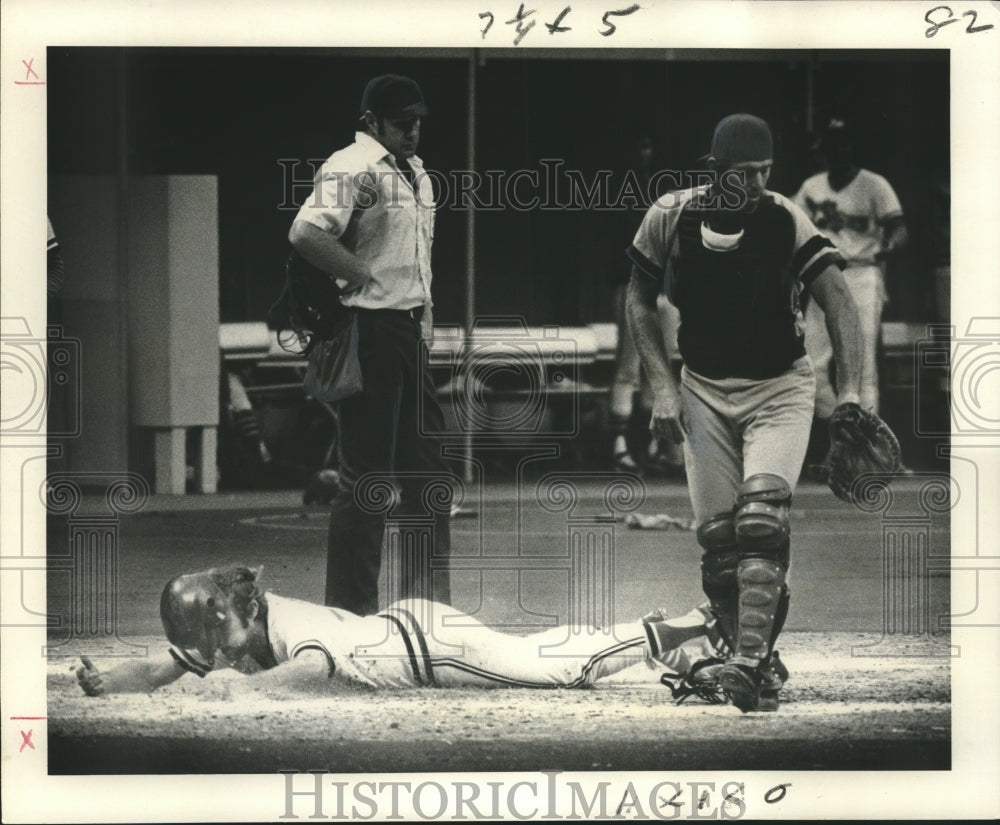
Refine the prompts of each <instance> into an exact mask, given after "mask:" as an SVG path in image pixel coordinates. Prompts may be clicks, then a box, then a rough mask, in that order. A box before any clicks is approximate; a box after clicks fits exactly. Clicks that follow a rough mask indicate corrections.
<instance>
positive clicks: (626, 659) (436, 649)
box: [427, 609, 706, 687]
mask: <svg viewBox="0 0 1000 825" xmlns="http://www.w3.org/2000/svg"><path fill="white" fill-rule="evenodd" d="M705 619H706V617H705V614H704V613H702V612H701V611H699V610H697V609H695V610H692V611H691V612H690V613H688V614H686V615H684V616H680V617H677V618H668V619H658V618H657V619H649V620H643V621H638V622H630V623H622V624H617V625H613V626H611V627H608V628H602V629H598V628H594V627H578V628H572V627H569V626H566V625H564V626H562V627H554V628H551V629H549V630H545V631H542V632H541V633H535V634H532V635H530V636H513V635H508V634H505V633H500V632H498V631H495V630H491V629H489V628H487V627H485V626H484V625H482V624H481V623H480V622H478V621H476V620H475V619H473V618H472V617H471V616H466V615H465V614H461V613H458V612H455V611H452V612H451V613H448V612H447V610H445V609H437V610H435V617H434V633H433V634H427V645H428V648H429V653H430V661H431V664H432V667H433V671H434V677H435V681H436V682H437V684H439V685H452V686H458V685H468V686H480V687H583V686H585V685H591V684H593V683H594V682H595V681H597V680H598V679H600V678H603V677H605V676H610V675H611V674H613V673H617V672H618V671H620V670H624V669H625V668H628V667H631V666H632V665H635V664H638V663H640V662H649V661H651V660H653V659H655V660H657V661H659V662H661V663H663V664H666V665H668V666H669V667H672V668H677V669H678V670H679V672H680V671H682V670H686V668H687V659H686V657H685V655H684V654H683V652H681V651H679V648H680V646H681V645H683V644H684V643H685V642H688V641H691V640H693V639H703V638H704V637H705V636H706V622H705Z"/></svg>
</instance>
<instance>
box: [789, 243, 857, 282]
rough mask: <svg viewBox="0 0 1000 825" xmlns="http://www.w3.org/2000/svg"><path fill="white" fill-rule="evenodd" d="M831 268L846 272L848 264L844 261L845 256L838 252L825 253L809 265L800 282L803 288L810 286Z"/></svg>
mask: <svg viewBox="0 0 1000 825" xmlns="http://www.w3.org/2000/svg"><path fill="white" fill-rule="evenodd" d="M829 266H835V267H837V269H840V270H844V269H846V268H847V262H846V261H845V260H844V256H843V255H841V254H840V253H839V252H838V251H836V250H831V251H829V252H824V253H823V254H822V255H819V256H818V257H817V258H815V259H814V260H813V261H812V262H811V263H810V264H809V266H808V267H807V268H806V270H805V271H804V272H803V273H802V277H801V278H800V279H799V280H800V281H802V285H803V286H809V284H811V283H812V282H813V281H815V280H816V278H818V277H819V275H820V274H821V273H822V272H823V270H825V269H826V268H827V267H829Z"/></svg>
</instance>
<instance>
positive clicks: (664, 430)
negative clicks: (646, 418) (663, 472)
mask: <svg viewBox="0 0 1000 825" xmlns="http://www.w3.org/2000/svg"><path fill="white" fill-rule="evenodd" d="M689 430H690V427H689V422H688V414H687V409H686V408H685V406H684V399H683V398H682V397H681V394H680V393H678V392H674V391H664V392H658V393H657V394H656V398H655V400H654V401H653V417H652V420H651V421H650V422H649V431H650V432H651V433H652V434H653V437H654V438H659V439H662V440H663V441H667V442H669V443H671V444H680V443H681V442H682V441H683V440H684V436H685V435H686V434H687V433H688V431H689Z"/></svg>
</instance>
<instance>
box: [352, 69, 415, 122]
mask: <svg viewBox="0 0 1000 825" xmlns="http://www.w3.org/2000/svg"><path fill="white" fill-rule="evenodd" d="M365 112H371V113H372V114H374V115H376V116H378V117H389V118H393V119H395V120H398V119H401V118H407V117H423V116H424V115H426V114H428V113H429V112H430V110H429V109H428V108H427V104H426V103H424V96H423V94H421V92H420V87H419V86H418V85H417V82H416V81H415V80H412V79H411V78H409V77H403V76H402V75H398V74H383V75H379V76H378V77H373V78H372V79H371V80H369V81H368V85H367V86H365V92H364V94H363V95H362V96H361V113H362V114H364V113H365Z"/></svg>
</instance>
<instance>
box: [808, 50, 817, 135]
mask: <svg viewBox="0 0 1000 825" xmlns="http://www.w3.org/2000/svg"><path fill="white" fill-rule="evenodd" d="M815 98H816V59H815V58H814V57H812V56H810V57H809V61H808V62H807V63H806V131H807V132H809V133H810V134H811V133H812V131H813V120H814V118H815V115H814V110H815V108H816V100H815Z"/></svg>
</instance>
